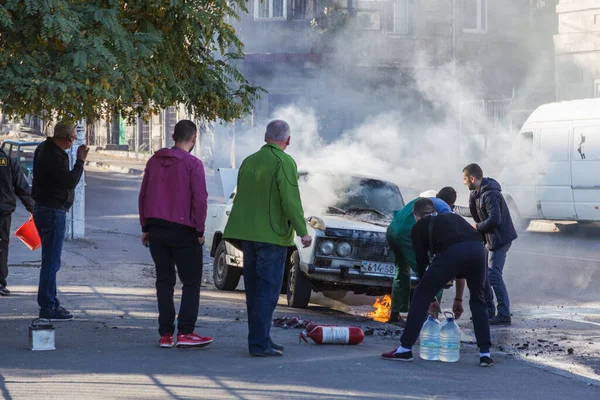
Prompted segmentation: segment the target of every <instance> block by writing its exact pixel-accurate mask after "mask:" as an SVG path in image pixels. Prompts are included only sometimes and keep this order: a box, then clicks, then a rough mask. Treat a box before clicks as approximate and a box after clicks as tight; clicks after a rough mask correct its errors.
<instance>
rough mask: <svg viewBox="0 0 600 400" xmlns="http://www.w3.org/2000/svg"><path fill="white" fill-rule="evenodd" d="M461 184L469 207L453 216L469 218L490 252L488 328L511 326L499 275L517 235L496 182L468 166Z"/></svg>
mask: <svg viewBox="0 0 600 400" xmlns="http://www.w3.org/2000/svg"><path fill="white" fill-rule="evenodd" d="M463 181H464V182H465V186H467V187H468V188H469V190H470V191H471V194H470V196H469V207H468V208H467V207H455V208H454V212H455V213H457V214H459V215H462V216H463V217H472V218H473V219H474V220H475V222H476V223H477V225H476V228H477V230H478V231H479V232H480V233H481V234H482V235H483V236H484V238H485V243H486V247H487V250H488V252H489V256H488V279H487V281H486V290H485V300H486V303H487V305H488V312H489V314H490V317H491V320H490V324H491V325H510V324H511V318H510V300H509V298H508V291H507V290H506V285H505V284H504V278H503V277H502V273H503V271H504V263H505V262H506V254H507V253H508V250H509V249H510V246H511V244H512V242H513V240H515V239H516V238H517V232H516V231H515V227H514V226H513V222H512V219H511V216H510V211H509V210H508V205H507V204H506V201H505V200H504V196H502V188H501V187H500V184H499V183H498V182H497V181H495V180H494V179H492V178H484V177H483V170H482V169H481V167H480V166H479V165H477V164H469V165H467V166H466V167H465V168H464V169H463ZM492 288H493V289H494V290H493V292H492ZM494 293H495V294H496V300H497V301H498V315H495V316H494V314H495V311H496V310H495V305H494Z"/></svg>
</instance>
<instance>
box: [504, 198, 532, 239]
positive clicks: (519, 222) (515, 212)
mask: <svg viewBox="0 0 600 400" xmlns="http://www.w3.org/2000/svg"><path fill="white" fill-rule="evenodd" d="M507 205H508V210H509V211H510V216H511V218H512V221H513V225H514V227H515V230H516V231H517V232H525V231H526V230H527V228H529V223H530V222H531V220H529V219H527V218H523V217H522V216H521V213H520V212H519V209H518V208H517V206H516V204H515V202H514V201H513V200H512V199H509V200H508V201H507Z"/></svg>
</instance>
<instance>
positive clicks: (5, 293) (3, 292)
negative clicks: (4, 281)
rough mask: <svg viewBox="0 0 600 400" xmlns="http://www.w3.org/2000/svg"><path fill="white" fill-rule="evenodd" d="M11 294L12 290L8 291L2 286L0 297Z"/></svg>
mask: <svg viewBox="0 0 600 400" xmlns="http://www.w3.org/2000/svg"><path fill="white" fill-rule="evenodd" d="M9 294H10V290H8V289H7V288H6V286H4V285H0V296H8V295H9Z"/></svg>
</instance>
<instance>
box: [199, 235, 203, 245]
mask: <svg viewBox="0 0 600 400" xmlns="http://www.w3.org/2000/svg"><path fill="white" fill-rule="evenodd" d="M198 243H200V246H202V245H203V244H204V236H201V237H199V238H198Z"/></svg>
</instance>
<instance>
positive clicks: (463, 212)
mask: <svg viewBox="0 0 600 400" xmlns="http://www.w3.org/2000/svg"><path fill="white" fill-rule="evenodd" d="M452 211H454V214H458V215H460V216H461V217H465V218H473V216H472V215H471V209H470V208H469V207H463V206H454V207H453V208H452Z"/></svg>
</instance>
